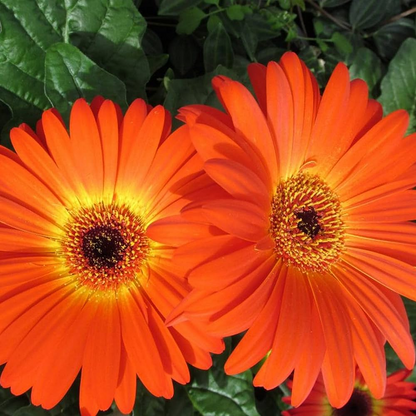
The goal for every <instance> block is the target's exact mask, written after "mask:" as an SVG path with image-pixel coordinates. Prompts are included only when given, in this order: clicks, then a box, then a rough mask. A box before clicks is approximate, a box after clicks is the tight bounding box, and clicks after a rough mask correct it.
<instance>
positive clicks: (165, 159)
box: [143, 126, 195, 204]
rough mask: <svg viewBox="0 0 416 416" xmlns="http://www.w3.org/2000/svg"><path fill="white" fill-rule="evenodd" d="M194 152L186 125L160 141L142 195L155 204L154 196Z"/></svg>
mask: <svg viewBox="0 0 416 416" xmlns="http://www.w3.org/2000/svg"><path fill="white" fill-rule="evenodd" d="M194 153H195V149H194V147H193V146H192V143H191V139H190V137H189V133H188V127H186V126H183V127H180V128H179V129H177V130H176V131H175V132H174V133H172V134H171V135H170V136H169V137H168V138H167V139H166V140H165V141H164V142H163V143H162V145H161V146H160V148H159V149H158V151H157V152H156V155H155V158H154V162H153V163H152V165H151V167H150V169H149V172H148V174H147V175H146V179H145V181H144V184H143V188H144V189H143V194H144V195H143V197H145V198H146V199H148V200H149V201H150V200H154V201H153V203H154V204H157V201H158V199H155V197H156V196H157V195H159V194H160V192H161V191H162V189H163V188H164V187H165V186H166V184H167V183H168V182H169V181H170V180H171V179H172V178H174V176H175V174H177V172H178V171H179V170H180V168H181V167H182V166H183V165H182V164H183V163H187V162H188V160H189V159H190V158H191V156H193V154H194ZM181 165H182V166H181Z"/></svg>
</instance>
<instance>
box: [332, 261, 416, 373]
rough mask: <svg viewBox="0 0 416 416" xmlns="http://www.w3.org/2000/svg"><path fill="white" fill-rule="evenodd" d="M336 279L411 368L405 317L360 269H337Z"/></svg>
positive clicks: (412, 355)
mask: <svg viewBox="0 0 416 416" xmlns="http://www.w3.org/2000/svg"><path fill="white" fill-rule="evenodd" d="M336 275H337V278H338V279H339V280H340V281H341V283H342V284H343V286H344V287H345V288H346V289H347V290H348V292H349V293H350V294H351V295H352V296H354V298H355V299H356V300H357V302H358V303H359V305H360V306H361V308H362V309H363V311H364V312H365V313H366V314H367V315H368V317H369V318H370V319H371V320H372V321H373V322H374V324H375V325H376V326H377V328H378V329H379V330H380V332H381V333H382V334H384V336H385V337H386V339H387V340H388V342H389V343H390V345H391V346H392V347H393V349H394V350H395V351H396V353H397V354H398V356H399V357H400V359H401V360H402V361H403V363H404V364H405V366H406V367H408V368H412V367H413V365H414V360H415V352H414V346H413V341H412V338H411V336H410V333H409V329H408V322H407V319H404V317H403V316H402V315H401V314H400V313H399V312H398V311H397V309H396V307H395V306H394V305H393V304H392V302H391V301H390V300H389V299H388V298H387V296H386V295H385V294H383V292H381V291H380V290H379V289H377V286H376V285H374V284H372V283H371V280H370V279H368V277H367V276H365V275H363V274H362V272H358V271H356V270H355V269H354V268H352V267H351V266H347V268H346V269H345V270H344V268H341V267H339V268H337V271H336Z"/></svg>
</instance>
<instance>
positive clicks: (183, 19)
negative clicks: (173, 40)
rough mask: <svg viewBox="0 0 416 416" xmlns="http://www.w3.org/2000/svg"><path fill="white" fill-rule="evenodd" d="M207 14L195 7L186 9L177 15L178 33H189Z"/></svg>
mask: <svg viewBox="0 0 416 416" xmlns="http://www.w3.org/2000/svg"><path fill="white" fill-rule="evenodd" d="M206 16H207V15H206V14H205V13H204V12H203V11H202V10H201V9H198V8H197V7H191V8H190V9H186V10H184V11H183V12H181V14H180V15H179V23H178V25H177V26H176V33H177V34H178V35H190V34H191V33H193V32H194V31H195V30H196V29H197V28H198V26H199V25H200V23H201V20H202V19H203V18H205V17H206Z"/></svg>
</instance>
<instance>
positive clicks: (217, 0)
mask: <svg viewBox="0 0 416 416" xmlns="http://www.w3.org/2000/svg"><path fill="white" fill-rule="evenodd" d="M204 3H206V4H213V5H215V6H218V5H219V4H220V0H204Z"/></svg>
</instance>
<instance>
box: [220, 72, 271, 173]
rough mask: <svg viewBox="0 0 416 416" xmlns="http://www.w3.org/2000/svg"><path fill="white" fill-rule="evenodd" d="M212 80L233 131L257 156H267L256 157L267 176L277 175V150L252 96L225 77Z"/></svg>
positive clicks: (238, 84) (242, 87)
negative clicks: (257, 153)
mask: <svg viewBox="0 0 416 416" xmlns="http://www.w3.org/2000/svg"><path fill="white" fill-rule="evenodd" d="M212 83H213V86H214V89H216V91H217V94H218V95H219V97H220V98H221V100H222V103H223V105H224V107H225V109H226V110H227V112H228V113H229V114H230V116H231V119H232V121H233V125H234V128H235V130H236V131H237V132H238V133H241V134H242V135H243V136H244V137H245V138H246V139H247V141H248V142H249V143H251V144H252V145H253V146H254V148H256V149H258V150H259V155H268V157H267V158H265V157H264V156H263V157H261V156H259V157H260V158H261V159H262V163H263V164H264V166H266V167H267V170H268V172H269V174H270V177H271V178H275V177H277V175H278V166H277V159H276V156H277V155H276V149H275V147H274V144H273V139H272V137H271V134H270V130H269V128H268V126H267V122H266V120H265V117H264V115H263V113H262V111H261V110H260V108H259V106H258V104H257V102H256V101H255V99H254V97H253V96H252V95H251V94H250V92H249V91H248V90H247V88H245V87H244V86H243V85H242V84H240V83H238V82H235V81H231V80H230V79H226V78H225V77H216V78H214V80H213V81H212Z"/></svg>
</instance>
